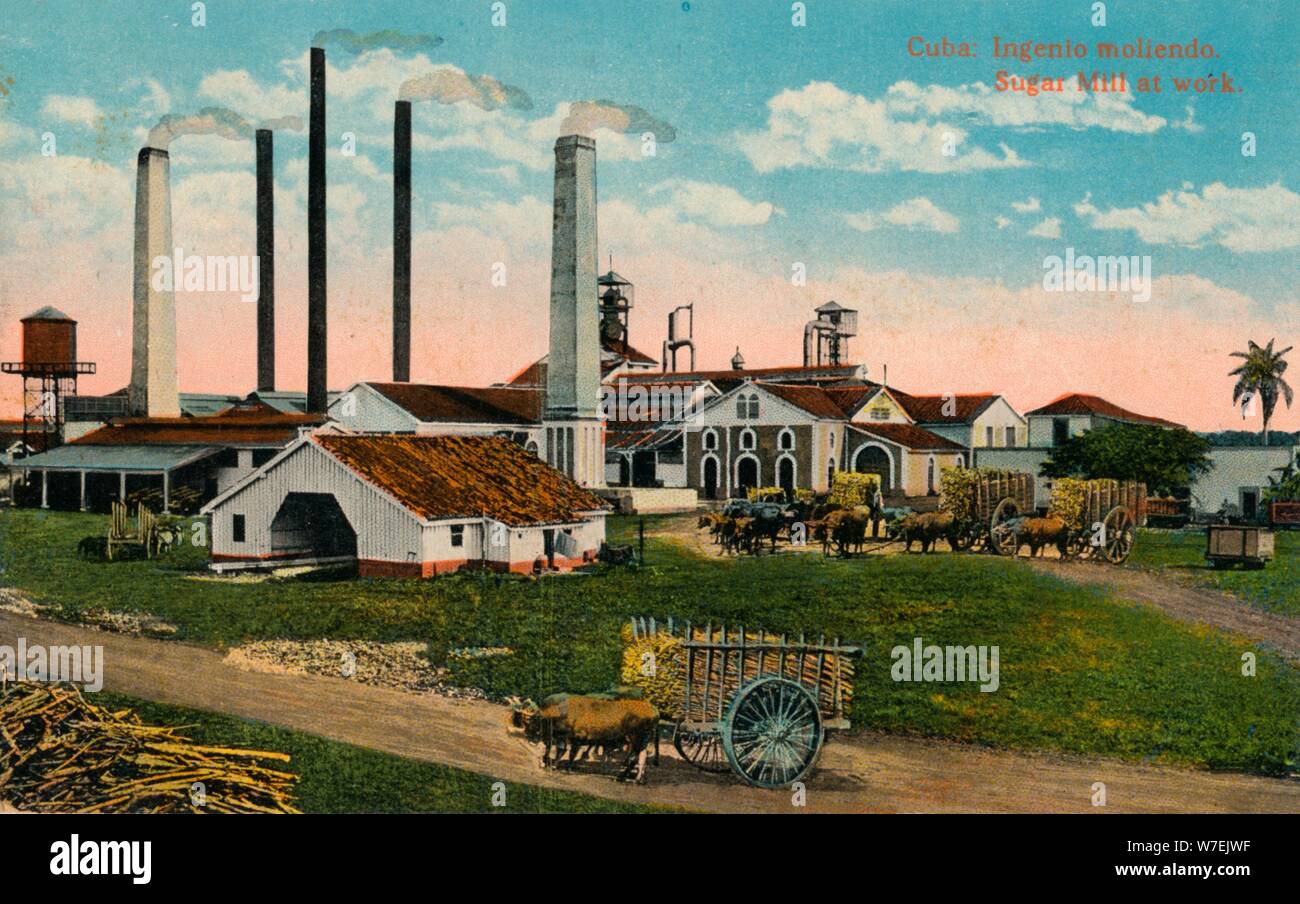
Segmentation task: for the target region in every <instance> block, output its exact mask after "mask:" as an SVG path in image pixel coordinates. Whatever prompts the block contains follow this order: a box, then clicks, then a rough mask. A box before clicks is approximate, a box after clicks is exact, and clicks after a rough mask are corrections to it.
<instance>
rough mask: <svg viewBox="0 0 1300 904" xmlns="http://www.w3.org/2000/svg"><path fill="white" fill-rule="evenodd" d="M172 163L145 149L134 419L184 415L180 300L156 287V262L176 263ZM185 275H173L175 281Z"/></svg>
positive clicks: (138, 227) (135, 305) (138, 194)
mask: <svg viewBox="0 0 1300 904" xmlns="http://www.w3.org/2000/svg"><path fill="white" fill-rule="evenodd" d="M170 171H171V159H170V157H168V155H167V152H166V151H164V150H160V149H159V148H150V147H145V148H141V149H140V155H139V158H138V160H137V163H136V171H135V253H134V260H133V272H132V284H133V285H132V288H133V292H132V309H131V315H132V323H131V327H132V336H131V340H132V341H131V385H130V387H129V389H128V390H127V393H128V404H129V407H130V411H131V413H132V414H134V415H143V416H148V417H179V416H180V413H181V407H180V403H181V400H180V391H179V389H178V388H177V380H176V296H175V293H174V292H173V290H172V289H170V288H168V289H155V288H154V286H153V262H154V260H155V259H157V258H160V257H163V258H167V259H169V260H170V259H171V257H172V254H173V248H172V201H171V188H170V185H169V181H170V178H171V174H170ZM179 276H180V274H179V273H173V274H172V279H173V285H174V280H175V279H177V278H178V277H179Z"/></svg>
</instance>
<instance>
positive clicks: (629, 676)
mask: <svg viewBox="0 0 1300 904" xmlns="http://www.w3.org/2000/svg"><path fill="white" fill-rule="evenodd" d="M624 639H625V641H626V642H627V646H626V647H625V650H624V659H623V680H624V682H626V683H629V684H633V685H636V686H639V687H640V688H641V689H642V690H643V692H644V693H645V694H646V696H647V697H649V698H650V699H651V701H652V702H654V704H655V705H656V706H657V707H658V708H659V711H660V712H661V713H663V714H664V715H666V716H669V717H670V718H671V721H672V722H673V746H674V747H676V748H677V752H678V753H679V754H681V757H682V759H684V760H686V762H688V763H690V764H691V765H692V766H694V767H696V768H697V769H701V770H704V771H705V772H727V771H731V772H734V773H735V774H736V775H737V776H739V777H740V778H742V779H744V780H745V781H746V782H748V783H749V784H751V785H756V786H757V787H760V788H779V787H788V786H789V785H790V783H792V782H795V781H798V780H800V779H801V778H803V777H804V776H806V775H807V774H808V772H809V771H810V770H811V769H812V768H813V766H814V765H815V764H816V762H817V758H818V756H819V755H820V753H821V748H822V744H823V742H824V741H825V735H826V732H827V731H830V730H835V729H845V728H848V727H849V722H848V719H847V718H846V717H845V713H846V707H847V706H848V704H849V703H850V702H851V700H852V698H853V674H854V660H855V659H856V658H857V657H859V656H861V655H862V650H861V648H859V647H854V646H847V645H845V644H842V643H840V642H839V640H838V639H833V640H831V641H830V642H829V643H828V642H827V641H826V639H825V637H819V638H818V639H817V640H816V641H812V640H808V639H806V638H805V637H804V635H802V634H800V635H799V638H798V639H797V640H791V639H787V637H786V636H785V635H784V634H781V635H775V634H770V633H768V632H766V631H763V630H755V629H752V628H750V629H746V628H745V627H743V626H740V627H736V628H734V629H731V630H728V629H727V627H726V626H725V625H723V626H721V627H714V626H713V625H711V624H710V625H705V626H702V627H701V626H699V625H692V624H691V623H690V622H687V623H686V624H685V626H683V627H681V628H680V630H679V629H678V628H676V627H674V625H673V622H672V620H669V621H668V622H667V624H656V622H655V620H654V619H645V618H636V619H633V620H632V622H631V626H630V629H629V630H628V631H626V632H625V635H624Z"/></svg>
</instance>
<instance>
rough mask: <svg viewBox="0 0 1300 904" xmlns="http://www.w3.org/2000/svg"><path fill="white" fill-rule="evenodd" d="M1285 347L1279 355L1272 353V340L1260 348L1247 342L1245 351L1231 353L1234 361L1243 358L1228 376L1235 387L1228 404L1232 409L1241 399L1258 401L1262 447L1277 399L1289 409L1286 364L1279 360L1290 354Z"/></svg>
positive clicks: (1291, 395) (1289, 393)
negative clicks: (1260, 416)
mask: <svg viewBox="0 0 1300 904" xmlns="http://www.w3.org/2000/svg"><path fill="white" fill-rule="evenodd" d="M1291 348H1292V346H1289V345H1288V346H1287V347H1286V348H1284V349H1282V350H1281V351H1279V352H1275V351H1273V340H1272V339H1270V340H1268V345H1267V346H1265V347H1262V348H1261V347H1260V346H1258V345H1256V344H1255V343H1254V342H1253V341H1252V342H1249V345H1248V350H1247V351H1244V352H1233V353H1232V357H1234V358H1245V359H1246V363H1244V364H1242V365H1241V366H1240V367H1238V368H1237V369H1236V370H1234V371H1232V372H1231V373H1229V374H1228V376H1230V377H1236V378H1237V385H1236V386H1234V387H1233V388H1232V402H1233V404H1234V405H1235V404H1236V403H1237V401H1238V400H1240V399H1241V398H1242V396H1246V397H1247V398H1248V399H1250V398H1257V399H1259V403H1260V407H1261V409H1262V410H1263V413H1264V445H1266V446H1267V445H1268V422H1269V421H1270V420H1272V419H1273V409H1274V408H1276V407H1277V400H1278V395H1279V394H1281V397H1282V398H1283V399H1285V400H1286V407H1288V408H1290V407H1291V400H1292V398H1293V393H1292V392H1291V387H1290V386H1288V385H1287V382H1286V380H1284V379H1282V374H1284V373H1286V365H1287V362H1286V361H1283V360H1282V356H1283V355H1285V354H1286V353H1287V352H1289V351H1291Z"/></svg>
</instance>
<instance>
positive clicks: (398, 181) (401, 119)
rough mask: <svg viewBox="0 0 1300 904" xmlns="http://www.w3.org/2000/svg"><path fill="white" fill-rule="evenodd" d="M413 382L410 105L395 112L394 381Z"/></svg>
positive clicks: (398, 106) (402, 102) (402, 104)
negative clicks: (411, 380)
mask: <svg viewBox="0 0 1300 904" xmlns="http://www.w3.org/2000/svg"><path fill="white" fill-rule="evenodd" d="M410 379H411V102H410V101H409V100H399V101H398V102H397V104H396V106H395V107H394V111H393V381H394V382H396V383H406V382H409V381H410Z"/></svg>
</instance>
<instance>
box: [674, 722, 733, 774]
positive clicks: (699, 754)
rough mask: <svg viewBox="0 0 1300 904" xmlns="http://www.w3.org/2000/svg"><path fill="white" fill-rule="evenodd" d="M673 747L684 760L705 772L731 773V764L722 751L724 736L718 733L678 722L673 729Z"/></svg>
mask: <svg viewBox="0 0 1300 904" xmlns="http://www.w3.org/2000/svg"><path fill="white" fill-rule="evenodd" d="M673 746H674V747H676V748H677V752H678V753H680V754H681V755H682V759H684V760H685V761H686V762H688V763H690V764H691V765H692V766H694V767H695V768H696V769H700V770H702V771H704V772H729V771H730V770H731V764H730V763H728V762H727V755H726V753H724V752H723V750H722V735H720V734H718V732H716V731H708V730H704V729H699V728H688V727H686V723H685V722H678V723H677V727H676V728H674V729H673Z"/></svg>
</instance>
